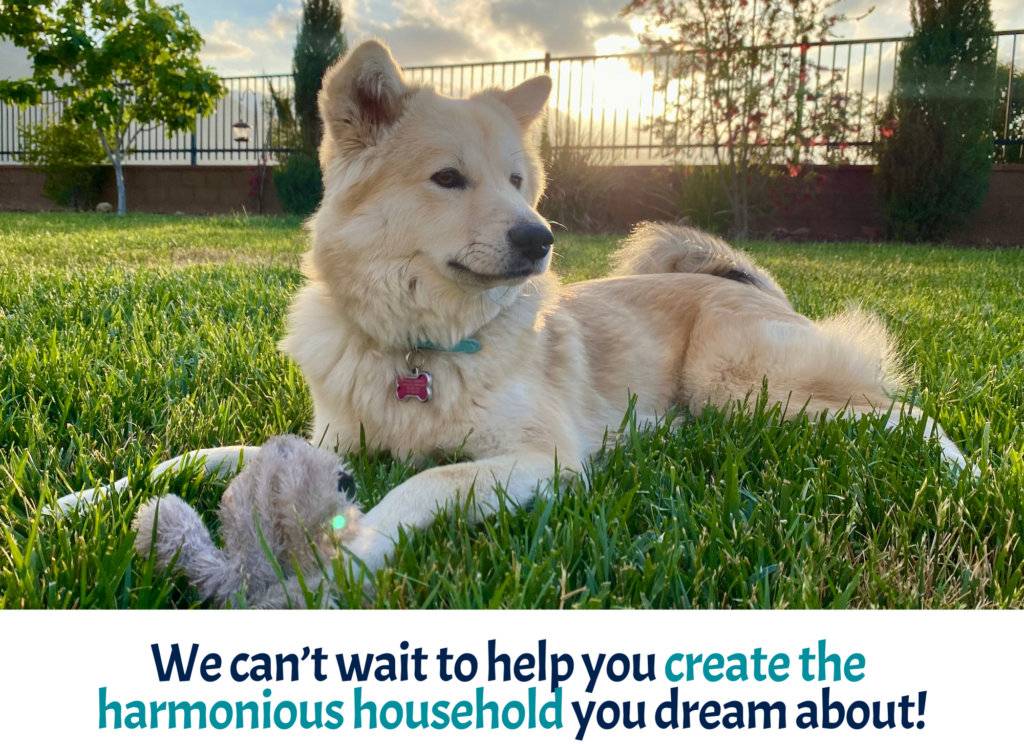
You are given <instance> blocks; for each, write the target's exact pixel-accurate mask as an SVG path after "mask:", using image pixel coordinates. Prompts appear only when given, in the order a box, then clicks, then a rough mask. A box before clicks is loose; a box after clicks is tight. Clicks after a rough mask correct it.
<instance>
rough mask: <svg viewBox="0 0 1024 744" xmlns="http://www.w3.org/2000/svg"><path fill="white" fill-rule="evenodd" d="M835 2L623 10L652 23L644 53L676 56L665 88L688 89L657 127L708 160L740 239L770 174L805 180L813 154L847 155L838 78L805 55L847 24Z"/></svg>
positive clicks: (651, 4) (720, 1) (635, 0)
mask: <svg viewBox="0 0 1024 744" xmlns="http://www.w3.org/2000/svg"><path fill="white" fill-rule="evenodd" d="M836 4H837V0H757V2H753V0H751V1H750V2H748V1H747V0H739V1H738V2H727V1H724V0H632V1H631V2H630V3H629V4H628V5H627V6H626V7H625V8H624V9H623V13H625V14H640V15H641V16H643V17H644V18H645V19H646V21H647V26H646V31H645V33H644V34H643V35H642V36H641V40H642V41H643V42H644V44H645V46H646V47H647V48H649V49H653V50H656V51H660V52H671V53H673V54H671V56H670V57H669V60H670V65H671V67H670V69H669V75H668V78H669V79H670V80H671V81H672V82H671V83H670V84H669V86H672V85H679V86H682V92H683V95H682V96H680V98H681V99H682V100H683V101H684V103H683V105H681V106H679V107H666V109H667V110H666V112H665V113H664V114H663V115H660V116H656V117H654V118H653V119H652V121H651V126H652V127H653V128H654V129H656V130H657V131H659V133H660V134H661V139H662V141H663V142H664V143H665V144H666V145H667V146H668V147H670V148H674V150H675V153H676V155H677V156H678V157H679V158H682V157H683V156H687V155H691V154H692V153H693V152H697V153H698V155H703V156H704V157H705V158H706V159H708V160H710V163H711V165H712V167H713V169H714V171H715V172H716V173H717V177H718V183H719V185H720V188H721V189H722V191H723V193H724V195H725V197H726V201H727V202H728V210H729V213H730V215H731V218H732V230H731V232H732V233H733V235H734V236H736V237H745V236H746V235H747V233H748V232H749V230H750V216H751V212H752V209H753V208H754V207H755V201H757V198H758V196H759V194H758V191H759V190H765V186H766V185H767V183H768V182H769V181H770V180H771V179H772V178H774V177H775V176H778V175H780V174H788V175H790V176H792V177H794V178H795V177H798V176H805V175H807V174H808V170H809V169H808V168H807V164H808V161H809V160H810V155H811V151H812V149H813V148H818V151H819V152H823V153H824V154H825V157H826V158H829V159H839V158H842V157H843V155H842V153H843V151H844V149H845V148H844V147H843V145H844V144H845V142H846V141H847V140H848V139H849V135H850V134H851V133H853V132H854V131H856V127H855V126H854V125H853V124H852V123H851V115H850V110H851V107H850V106H849V101H850V98H849V96H848V95H846V94H845V93H844V92H843V88H842V86H841V85H840V82H841V74H840V73H839V72H833V71H832V70H830V69H827V68H824V67H818V66H817V65H816V64H815V61H814V60H813V59H811V58H810V57H809V55H808V51H809V49H810V43H811V40H812V39H814V40H819V39H820V40H824V39H826V38H827V37H828V36H829V35H830V34H831V32H832V28H833V27H834V26H835V25H836V24H837V23H839V22H841V21H843V20H845V16H843V15H841V14H835V13H832V12H830V11H831V10H832V8H833V7H834V6H835V5H836ZM659 75H660V73H659ZM669 86H664V85H663V86H662V87H663V90H664V92H665V93H666V94H668V95H669V97H670V98H674V97H675V93H671V94H669ZM694 145H695V147H694Z"/></svg>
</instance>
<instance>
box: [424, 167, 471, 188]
mask: <svg viewBox="0 0 1024 744" xmlns="http://www.w3.org/2000/svg"><path fill="white" fill-rule="evenodd" d="M430 180H431V181H433V182H434V183H436V184H437V185H438V186H440V187H441V188H442V189H464V188H466V177H465V176H464V175H462V174H461V173H459V172H458V171H457V170H455V169H454V168H444V169H443V170H439V171H438V172H437V173H435V174H434V175H432V176H431V177H430Z"/></svg>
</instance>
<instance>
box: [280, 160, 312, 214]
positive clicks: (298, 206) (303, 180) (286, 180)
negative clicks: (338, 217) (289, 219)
mask: <svg viewBox="0 0 1024 744" xmlns="http://www.w3.org/2000/svg"><path fill="white" fill-rule="evenodd" d="M274 186H275V187H276V189H277V198H278V199H280V200H281V206H282V207H283V208H284V211H285V212H287V213H288V214H297V215H301V216H303V217H308V216H309V215H311V214H313V212H314V211H316V208H317V207H318V206H319V205H320V198H321V197H322V196H323V193H324V181H323V176H322V175H321V173H320V162H319V161H318V160H317V158H316V156H315V155H310V154H308V153H305V152H294V153H292V154H291V155H289V156H288V159H287V160H286V161H285V162H284V163H283V164H282V165H280V166H278V167H277V168H275V169H274Z"/></svg>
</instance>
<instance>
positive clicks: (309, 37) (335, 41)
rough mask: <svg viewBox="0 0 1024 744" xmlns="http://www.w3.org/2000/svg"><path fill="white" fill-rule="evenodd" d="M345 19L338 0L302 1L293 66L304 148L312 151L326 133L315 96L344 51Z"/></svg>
mask: <svg viewBox="0 0 1024 744" xmlns="http://www.w3.org/2000/svg"><path fill="white" fill-rule="evenodd" d="M343 20H344V16H343V13H342V10H341V5H340V4H339V3H338V0H304V2H303V3H302V24H301V25H300V26H299V33H298V36H297V37H296V39H295V50H294V52H293V54H292V70H293V76H294V78H295V115H296V116H295V118H296V120H297V121H296V123H297V124H298V127H299V132H300V133H301V137H302V149H303V150H305V151H306V152H309V153H313V152H316V150H317V148H318V147H319V146H320V138H321V136H322V134H323V132H322V128H321V124H320V112H319V110H318V109H317V103H316V98H317V95H318V94H319V93H320V85H321V83H322V81H323V79H324V73H325V72H327V69H328V68H329V67H330V66H331V65H333V64H334V63H335V62H336V61H337V60H338V59H339V58H340V57H341V56H342V55H343V54H344V53H345V48H346V44H345V36H344V35H343V34H342V31H341V24H342V21H343Z"/></svg>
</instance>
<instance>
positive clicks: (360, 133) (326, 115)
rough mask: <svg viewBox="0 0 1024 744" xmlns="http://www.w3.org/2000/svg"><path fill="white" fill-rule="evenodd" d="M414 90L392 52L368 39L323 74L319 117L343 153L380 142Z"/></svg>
mask: <svg viewBox="0 0 1024 744" xmlns="http://www.w3.org/2000/svg"><path fill="white" fill-rule="evenodd" d="M408 93H409V88H408V87H407V86H406V84H405V81H404V80H403V79H402V72H401V70H400V69H399V68H398V65H397V64H396V63H395V60H394V59H393V58H392V57H391V52H389V51H388V49H387V47H385V46H384V45H383V44H381V43H380V42H379V41H365V42H363V43H362V44H360V45H359V46H357V47H356V48H354V49H353V50H352V51H350V52H349V53H348V54H347V55H345V57H344V59H342V60H341V61H340V62H339V63H338V64H336V65H335V66H334V67H332V68H331V69H330V70H328V71H327V74H326V75H324V83H323V88H322V89H321V90H320V96H319V101H318V102H319V105H320V118H321V119H322V120H323V122H324V129H325V131H326V132H327V134H328V137H326V138H325V141H327V140H332V141H333V143H334V145H335V147H336V148H337V149H339V150H341V151H352V150H358V149H362V148H364V147H370V146H372V145H374V144H376V143H377V142H378V141H379V139H380V137H381V135H382V134H384V133H385V132H386V131H387V130H388V129H389V128H390V127H391V126H392V125H393V124H394V123H395V122H396V121H398V118H399V117H400V116H401V115H402V110H403V109H404V106H405V99H406V96H407V95H408Z"/></svg>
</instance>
